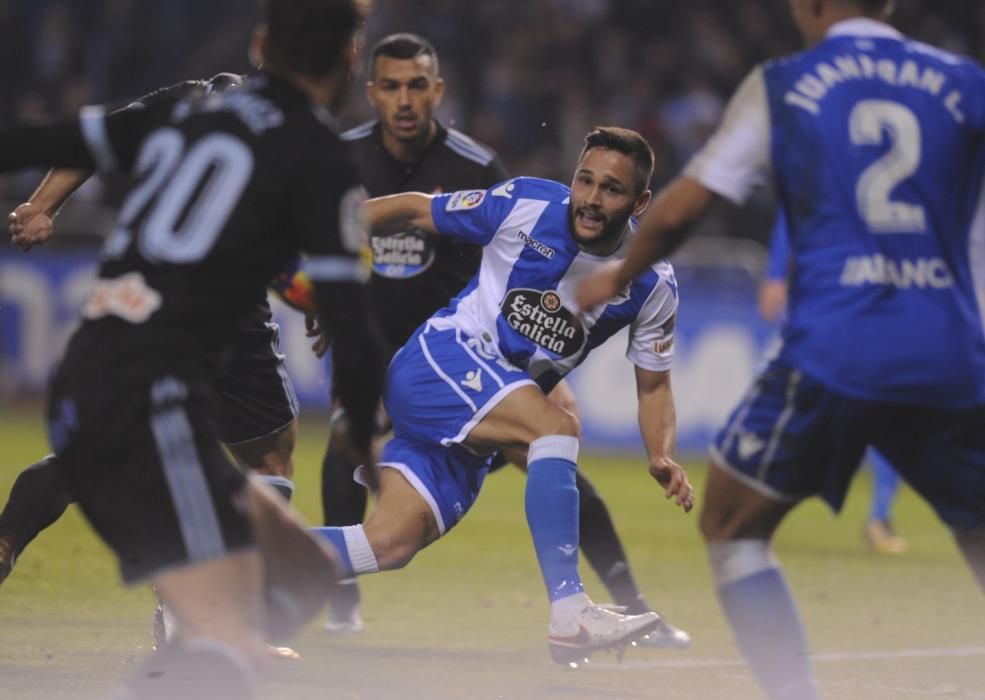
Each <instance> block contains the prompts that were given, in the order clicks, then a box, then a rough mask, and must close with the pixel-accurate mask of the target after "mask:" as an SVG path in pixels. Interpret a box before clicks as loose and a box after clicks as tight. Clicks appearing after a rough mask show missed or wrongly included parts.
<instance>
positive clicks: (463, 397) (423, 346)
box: [417, 333, 477, 413]
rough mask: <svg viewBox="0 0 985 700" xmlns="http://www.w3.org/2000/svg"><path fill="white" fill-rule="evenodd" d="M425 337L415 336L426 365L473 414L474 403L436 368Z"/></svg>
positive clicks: (453, 381)
mask: <svg viewBox="0 0 985 700" xmlns="http://www.w3.org/2000/svg"><path fill="white" fill-rule="evenodd" d="M425 335H427V334H426V333H421V334H420V335H419V336H417V338H418V340H419V341H420V343H421V349H422V350H423V351H424V357H425V359H427V361H428V364H429V365H431V369H433V370H434V373H435V374H437V375H438V376H439V377H441V378H442V379H444V380H445V382H446V383H447V384H448V386H450V387H451V388H452V391H454V392H455V393H456V394H458V397H459V398H460V399H461V400H462V401H464V402H465V403H466V405H467V406H468V407H469V408H471V409H472V412H473V413H474V412H475V411H476V410H477V406H476V405H475V402H474V401H473V400H472V399H470V398H469V397H468V396H467V395H466V393H465V392H464V391H462V390H461V389H459V388H458V384H456V383H455V380H453V379H452V378H451V377H449V376H448V375H447V374H445V373H444V371H443V370H442V369H441V368H440V367H439V366H438V363H437V362H435V361H434V357H433V356H432V355H431V351H430V350H429V349H428V344H427V341H426V340H425V339H424V336H425Z"/></svg>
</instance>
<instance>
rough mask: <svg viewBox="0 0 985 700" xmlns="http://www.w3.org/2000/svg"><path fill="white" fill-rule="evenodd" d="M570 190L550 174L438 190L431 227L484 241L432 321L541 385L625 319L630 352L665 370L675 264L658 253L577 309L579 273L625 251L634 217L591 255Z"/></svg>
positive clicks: (644, 364) (637, 360)
mask: <svg viewBox="0 0 985 700" xmlns="http://www.w3.org/2000/svg"><path fill="white" fill-rule="evenodd" d="M570 195H571V191H570V189H569V188H568V187H566V186H565V185H562V184H560V183H557V182H552V181H550V180H541V179H537V178H517V179H514V180H509V181H507V182H505V183H503V184H501V185H499V186H497V187H494V188H492V189H489V190H467V191H460V192H453V193H449V194H444V195H440V196H438V197H435V198H434V200H433V201H432V205H431V213H432V215H433V218H434V222H435V225H436V227H437V229H438V231H439V232H440V233H442V234H445V235H450V236H454V237H456V238H459V239H461V240H464V241H469V242H472V243H478V244H480V245H482V246H484V250H483V255H482V264H481V266H480V268H479V272H478V274H477V275H476V277H475V278H474V279H473V280H472V282H471V283H470V284H469V285H468V286H467V287H466V288H465V289H464V290H463V291H462V293H461V294H459V296H458V297H456V298H455V299H454V300H452V302H451V304H450V305H449V306H448V307H446V308H445V309H443V310H441V311H439V312H438V313H437V314H435V315H434V316H433V317H432V318H431V320H430V322H429V323H430V324H431V325H432V327H435V328H438V329H448V328H455V329H459V330H461V331H462V332H463V333H464V334H465V335H467V336H469V338H470V339H471V341H470V342H472V343H473V344H475V345H476V346H477V347H476V349H477V350H483V351H485V352H486V353H487V354H488V355H491V356H496V357H502V358H505V359H506V360H508V361H509V362H510V363H512V364H513V365H515V366H517V367H520V368H522V369H525V370H527V371H528V372H529V373H530V375H531V377H533V379H534V380H535V381H537V383H538V384H539V385H540V386H541V388H543V389H545V390H549V389H550V388H552V387H553V386H554V385H555V384H557V382H558V381H559V380H560V379H561V378H562V377H564V376H565V375H566V374H567V373H568V372H570V371H571V370H572V369H574V368H575V367H577V366H578V365H579V364H580V363H581V362H582V361H583V360H584V359H585V357H586V356H587V355H588V353H589V352H591V351H592V349H594V348H595V347H597V346H599V345H601V344H602V343H603V342H605V341H606V340H607V339H608V338H610V337H611V336H612V335H613V334H615V333H616V332H617V331H619V330H621V329H622V328H625V327H627V326H628V327H629V329H630V332H629V348H628V350H627V353H626V355H627V357H628V358H629V359H630V361H631V362H632V363H633V364H635V365H636V366H638V367H641V368H643V369H647V370H653V371H666V370H669V369H670V366H671V360H672V358H673V354H674V326H675V321H676V317H677V282H676V280H675V279H674V270H673V267H672V266H671V265H670V263H669V262H666V261H660V262H659V263H657V264H655V265H653V267H652V268H651V269H650V270H649V271H647V273H646V274H644V275H642V276H641V277H640V278H639V279H637V280H636V281H635V282H633V284H632V285H631V286H630V287H629V288H627V289H625V290H623V292H621V293H620V294H619V295H618V296H616V297H615V298H613V299H611V300H609V302H608V303H607V304H605V305H603V306H600V307H597V308H595V309H592V310H591V311H588V312H585V313H579V312H578V311H577V308H578V306H577V304H576V303H575V290H576V289H577V287H578V283H579V282H580V281H581V280H582V279H583V278H584V277H585V276H586V275H588V274H589V273H590V272H592V271H594V270H596V269H597V268H598V267H599V266H600V265H604V264H606V263H608V262H610V261H612V260H620V259H622V258H623V257H624V256H625V254H626V251H627V249H628V245H629V241H630V239H631V238H632V236H633V231H634V230H635V222H633V223H632V224H631V231H630V232H629V233H628V234H627V236H626V237H625V239H624V240H623V241H622V243H621V245H620V246H619V248H618V250H616V251H615V252H614V253H613V254H612V255H610V256H607V257H598V256H595V255H590V254H588V253H586V252H584V251H582V250H581V249H580V248H579V247H578V244H577V243H576V242H575V240H574V238H573V236H572V231H571V224H570V214H569V201H570Z"/></svg>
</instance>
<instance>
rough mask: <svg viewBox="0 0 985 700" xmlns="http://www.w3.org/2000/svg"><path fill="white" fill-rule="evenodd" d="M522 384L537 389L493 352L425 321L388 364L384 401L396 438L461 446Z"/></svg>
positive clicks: (461, 333) (455, 330) (453, 329)
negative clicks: (487, 416)
mask: <svg viewBox="0 0 985 700" xmlns="http://www.w3.org/2000/svg"><path fill="white" fill-rule="evenodd" d="M527 384H530V385H533V386H536V384H535V383H534V381H533V380H532V379H531V378H530V375H529V374H527V372H526V371H524V370H522V369H520V368H518V367H515V366H513V365H512V364H510V363H509V362H508V361H507V360H505V359H503V357H502V356H500V355H499V354H498V351H497V350H496V349H495V348H493V347H488V346H483V345H482V344H480V343H479V342H477V341H476V340H475V339H472V338H470V337H469V336H468V335H466V334H465V333H463V332H462V331H461V330H459V329H457V328H450V329H446V330H438V329H437V328H435V327H434V326H433V325H432V322H430V321H429V322H428V323H426V324H425V325H424V326H422V327H421V328H420V329H419V330H418V331H417V332H416V333H415V334H414V335H413V336H411V338H410V340H408V341H407V343H406V344H405V345H404V346H403V348H401V349H400V352H398V353H397V354H396V355H395V356H394V358H393V361H392V362H391V363H390V368H389V369H388V370H387V374H386V385H385V388H384V394H383V396H384V399H383V403H384V406H386V411H387V414H388V415H389V416H390V420H391V421H392V422H393V434H394V435H395V436H397V437H405V438H409V439H412V440H414V441H415V442H424V443H428V444H432V445H443V446H446V447H447V446H449V445H456V444H460V443H461V442H463V441H464V440H465V439H466V438H467V437H468V435H469V433H470V432H471V431H472V429H473V428H474V427H475V426H476V425H478V424H479V423H480V422H481V421H482V419H483V418H485V417H486V414H488V413H489V412H490V411H491V410H492V409H494V408H495V407H496V406H497V405H498V404H499V402H501V401H502V400H503V399H505V398H506V397H507V396H508V395H509V394H510V393H512V392H514V391H516V390H517V389H519V388H520V387H522V386H524V385H527Z"/></svg>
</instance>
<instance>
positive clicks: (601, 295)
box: [575, 261, 622, 311]
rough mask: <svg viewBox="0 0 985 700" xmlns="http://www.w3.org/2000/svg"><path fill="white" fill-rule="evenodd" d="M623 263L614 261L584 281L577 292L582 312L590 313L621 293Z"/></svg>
mask: <svg viewBox="0 0 985 700" xmlns="http://www.w3.org/2000/svg"><path fill="white" fill-rule="evenodd" d="M621 265H622V263H620V262H618V261H613V262H611V263H608V264H606V265H605V266H603V267H601V268H600V269H598V270H596V271H595V272H593V273H592V274H590V275H589V276H588V277H586V278H585V279H583V280H582V281H581V283H580V284H579V285H578V290H577V291H576V292H575V300H576V301H577V302H578V309H579V310H580V311H588V310H589V309H592V308H594V307H596V306H598V305H599V304H602V303H604V302H606V301H608V300H609V299H611V298H612V297H614V296H616V295H617V294H618V293H619V286H620V285H619V268H620V267H621Z"/></svg>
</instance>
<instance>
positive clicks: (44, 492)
mask: <svg viewBox="0 0 985 700" xmlns="http://www.w3.org/2000/svg"><path fill="white" fill-rule="evenodd" d="M74 500H75V499H74V498H73V497H72V494H71V492H70V491H69V488H68V486H67V485H66V484H65V481H64V479H63V477H62V473H61V471H60V470H59V468H58V463H57V461H56V460H55V456H54V455H49V456H47V457H45V458H44V459H42V460H41V461H40V462H38V463H37V464H32V465H31V466H30V467H28V468H27V469H25V470H24V471H22V472H21V473H20V474H19V475H18V477H17V479H16V480H15V481H14V486H13V488H11V489H10V498H9V499H8V500H7V505H6V506H4V509H3V512H2V513H0V533H2V534H10V535H12V536H13V537H14V539H15V541H16V547H17V553H18V554H20V553H21V552H22V551H23V550H24V548H25V547H26V546H27V545H28V544H29V543H30V542H31V540H33V539H34V538H35V537H37V535H38V533H39V532H41V531H42V530H44V529H45V528H46V527H48V526H49V525H51V524H52V523H54V522H55V521H56V520H58V518H60V517H61V516H62V513H64V512H65V509H66V508H68V506H69V504H70V503H72V501H74Z"/></svg>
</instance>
